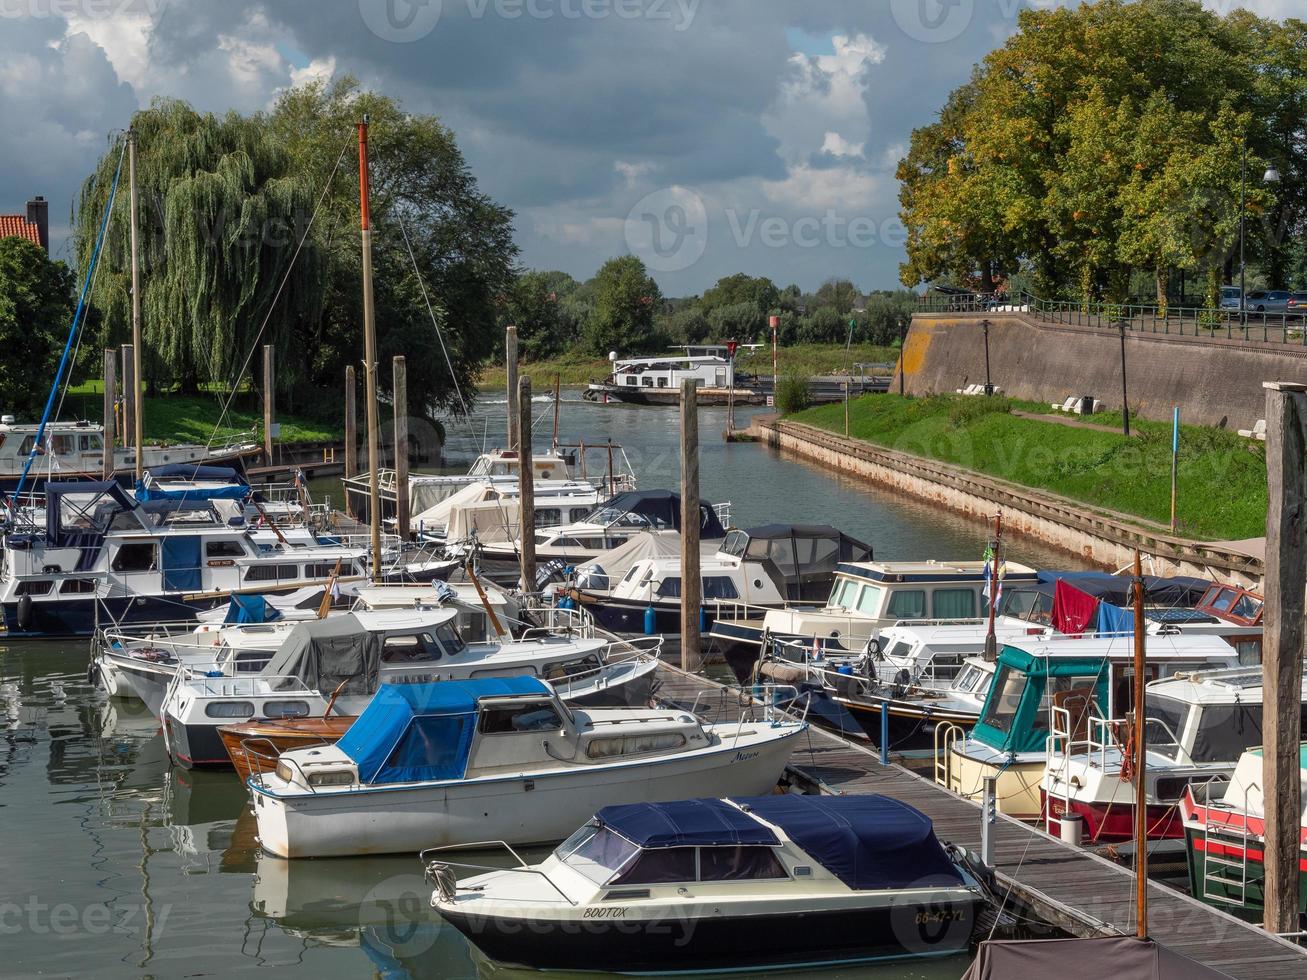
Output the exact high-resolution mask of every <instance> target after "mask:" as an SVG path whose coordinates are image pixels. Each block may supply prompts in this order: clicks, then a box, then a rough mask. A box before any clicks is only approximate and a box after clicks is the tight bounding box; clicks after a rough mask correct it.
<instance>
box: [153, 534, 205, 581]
mask: <svg viewBox="0 0 1307 980" xmlns="http://www.w3.org/2000/svg"><path fill="white" fill-rule="evenodd" d="M201 547H202V545H201V538H200V536H199V535H198V534H186V535H174V534H168V535H165V536H164V537H163V538H162V539H160V542H159V550H160V552H161V554H160V556H159V564H160V567H161V568H162V569H163V591H165V592H199V591H200V589H201V587H202V581H201V578H200V560H201V559H200V549H201Z"/></svg>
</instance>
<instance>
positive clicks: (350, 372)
mask: <svg viewBox="0 0 1307 980" xmlns="http://www.w3.org/2000/svg"><path fill="white" fill-rule="evenodd" d="M357 398H358V381H357V380H356V379H355V377H354V365H352V364H350V365H348V366H347V367H346V368H345V479H347V480H348V479H349V478H350V477H353V476H357V475H358V471H359V417H358V405H357V402H356V399H357ZM349 497H350V495H349V492H348V490H347V491H346V493H345V513H347V514H349V516H350V517H353V516H354V507H353V505H352V504H351V503H350V499H349Z"/></svg>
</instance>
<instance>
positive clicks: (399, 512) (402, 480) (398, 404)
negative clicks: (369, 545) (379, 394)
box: [393, 354, 409, 542]
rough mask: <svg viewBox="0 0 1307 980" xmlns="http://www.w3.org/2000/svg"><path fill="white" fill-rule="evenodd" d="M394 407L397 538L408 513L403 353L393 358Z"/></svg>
mask: <svg viewBox="0 0 1307 980" xmlns="http://www.w3.org/2000/svg"><path fill="white" fill-rule="evenodd" d="M394 372H395V377H394V386H395V392H394V398H393V404H394V408H395V530H396V531H398V532H399V540H400V541H401V542H403V541H407V540H408V536H409V513H408V364H407V362H406V361H405V360H404V355H403V354H399V355H396V357H395V360H394Z"/></svg>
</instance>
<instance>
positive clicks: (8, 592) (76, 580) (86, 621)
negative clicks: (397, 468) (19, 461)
mask: <svg viewBox="0 0 1307 980" xmlns="http://www.w3.org/2000/svg"><path fill="white" fill-rule="evenodd" d="M224 504H227V505H232V506H233V507H234V508H235V509H234V510H233V511H232V512H231V513H230V516H228V510H227V509H225V508H224V507H222V506H221V505H224ZM241 506H242V505H241V503H240V502H239V501H223V500H208V499H203V498H200V499H194V500H191V499H165V500H150V501H147V502H145V503H141V502H140V501H138V500H136V499H134V498H132V497H130V496H129V495H128V494H127V492H126V491H125V490H123V488H122V487H120V486H119V485H118V484H116V483H112V482H108V481H99V482H89V481H88V482H83V483H63V482H59V483H47V484H46V488H45V504H44V523H43V525H41V526H38V525H35V524H29V525H26V526H14V527H11V529H10V530H9V531H8V532H7V533H5V534H4V542H3V543H4V552H5V556H6V560H5V563H4V568H3V571H2V572H0V608H2V609H3V612H4V619H5V626H6V628H7V630H8V632H9V635H10V636H14V637H47V636H83V635H85V636H90V635H91V634H92V633H94V632H95V630H96V629H97V628H98V627H100V626H110V625H115V626H124V625H139V624H153V623H158V622H178V621H183V620H192V619H194V617H195V616H196V614H197V613H198V612H200V611H203V610H206V609H210V608H212V607H213V606H215V605H219V604H226V602H227V599H228V597H229V596H230V595H231V594H232V593H233V592H251V593H253V592H263V593H277V592H293V591H295V590H297V589H301V588H305V587H308V586H311V585H314V584H321V583H322V582H324V581H326V580H327V579H329V578H331V577H333V576H335V577H336V578H337V580H338V581H340V582H349V581H356V580H359V579H361V578H362V577H363V576H365V575H366V574H367V573H368V570H369V568H370V561H369V558H368V549H367V546H366V544H365V543H364V542H363V541H359V542H357V543H355V542H352V541H350V540H349V539H347V538H342V537H339V536H326V537H322V538H319V537H317V536H315V535H314V534H312V533H311V532H310V531H309V530H308V529H301V530H300V531H299V532H298V533H293V534H292V533H287V532H282V531H280V530H279V529H268V530H267V531H266V532H265V534H266V535H267V536H266V537H261V536H260V535H259V534H258V533H256V532H255V531H254V530H253V529H251V528H250V527H249V526H248V525H247V524H246V522H245V520H244V517H243V515H242V513H241ZM392 544H393V542H392ZM385 560H386V559H385V557H384V556H383V561H385Z"/></svg>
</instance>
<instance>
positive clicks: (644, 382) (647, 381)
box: [640, 374, 654, 388]
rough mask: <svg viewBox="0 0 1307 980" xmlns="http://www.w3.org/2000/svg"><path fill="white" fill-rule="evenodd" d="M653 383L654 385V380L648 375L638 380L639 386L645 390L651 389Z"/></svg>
mask: <svg viewBox="0 0 1307 980" xmlns="http://www.w3.org/2000/svg"><path fill="white" fill-rule="evenodd" d="M653 383H654V379H653V378H652V377H651V376H650V375H647V374H646V375H645V376H644V377H643V378H641V379H640V384H641V385H642V386H643V387H645V388H652V387H653Z"/></svg>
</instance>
